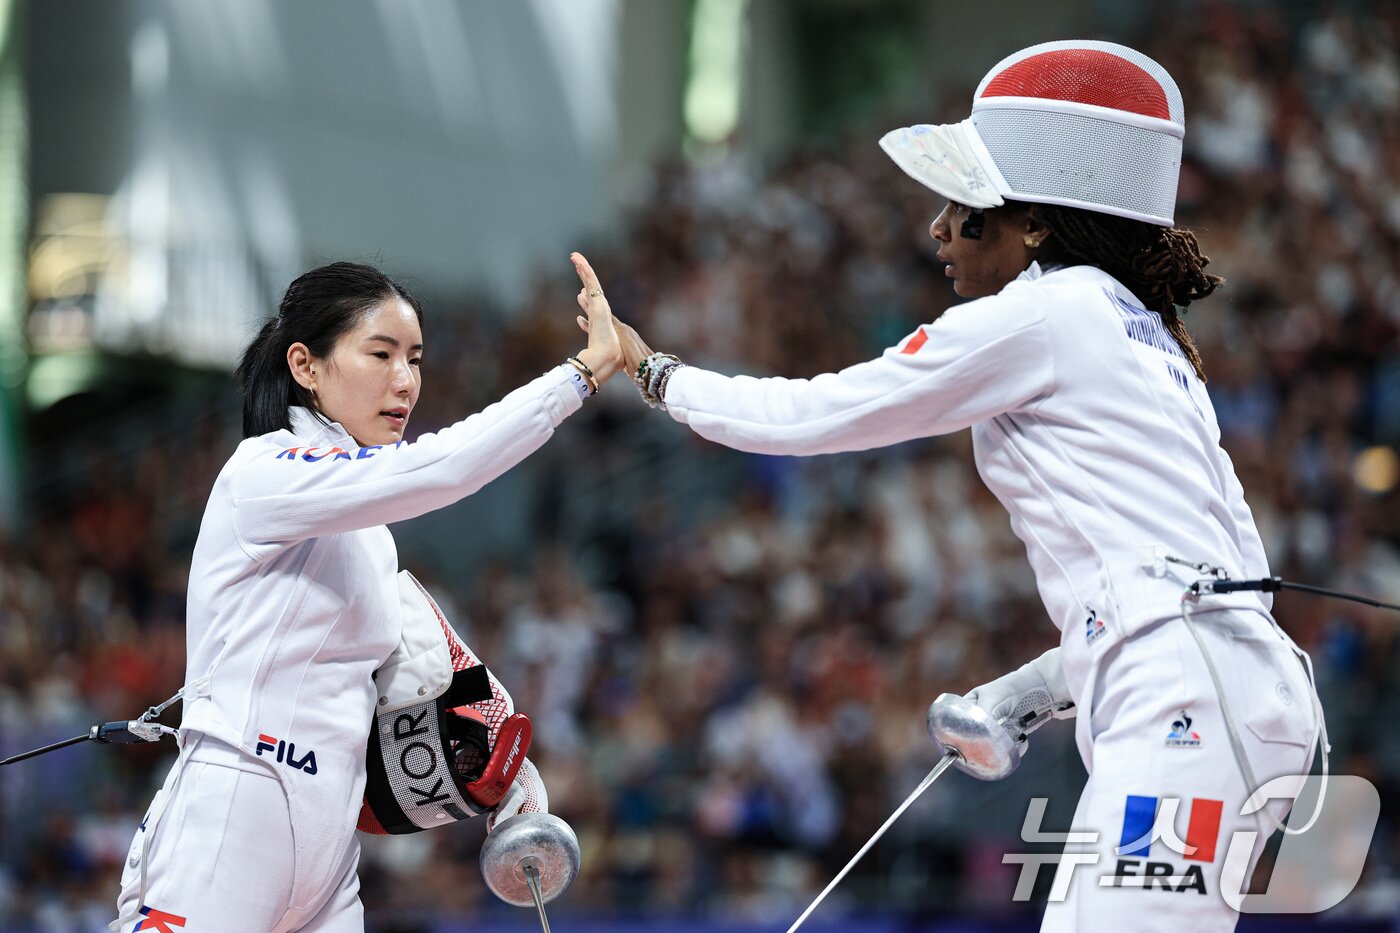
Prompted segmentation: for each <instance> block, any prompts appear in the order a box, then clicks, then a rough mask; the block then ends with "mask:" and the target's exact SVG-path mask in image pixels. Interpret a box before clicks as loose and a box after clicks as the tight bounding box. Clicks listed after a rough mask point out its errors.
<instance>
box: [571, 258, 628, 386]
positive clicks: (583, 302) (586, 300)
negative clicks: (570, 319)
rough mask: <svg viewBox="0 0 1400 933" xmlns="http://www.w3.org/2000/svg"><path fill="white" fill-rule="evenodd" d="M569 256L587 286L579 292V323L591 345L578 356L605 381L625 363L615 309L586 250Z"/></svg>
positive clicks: (596, 376)
mask: <svg viewBox="0 0 1400 933" xmlns="http://www.w3.org/2000/svg"><path fill="white" fill-rule="evenodd" d="M569 258H570V259H572V260H573V263H574V270H575V271H576V272H578V277H579V279H580V280H582V282H583V288H581V289H580V290H579V293H578V304H579V307H580V308H582V309H583V314H581V315H579V316H578V318H577V320H578V326H579V327H581V328H583V331H584V333H586V334H588V346H587V348H585V349H583V350H581V351H580V352H579V355H578V358H579V360H580V361H582V362H583V363H585V364H586V365H587V366H588V368H589V369H591V370H593V377H594V378H595V379H597V380H598V383H599V384H600V385H601V384H602V383H604V382H606V381H607V380H608V378H609V377H610V376H612V374H613V373H615V372H617V371H618V370H619V369H620V368H621V367H622V365H623V356H622V347H621V344H620V342H619V340H618V335H617V330H616V328H615V326H614V321H613V316H612V309H611V308H610V307H608V299H607V297H606V296H605V295H604V294H603V287H602V286H601V285H599V284H598V276H597V275H596V274H594V272H593V267H592V266H590V265H589V264H588V260H587V259H584V258H583V254H582V253H570V254H569ZM585 315H586V317H585ZM628 329H629V330H630V329H631V328H628Z"/></svg>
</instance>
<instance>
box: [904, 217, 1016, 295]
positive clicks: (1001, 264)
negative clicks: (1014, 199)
mask: <svg viewBox="0 0 1400 933" xmlns="http://www.w3.org/2000/svg"><path fill="white" fill-rule="evenodd" d="M971 214H972V208H970V207H967V206H966V205H964V204H958V203H957V202H956V201H949V202H948V206H947V207H945V208H943V212H942V213H941V214H939V215H938V216H937V217H935V218H934V221H933V223H932V224H931V225H929V228H928V235H929V236H931V237H933V238H934V239H935V240H937V241H938V242H939V247H938V258H939V260H941V261H942V262H946V263H947V264H948V268H947V269H945V270H944V275H946V276H948V278H950V279H952V280H953V291H955V292H957V293H958V294H959V295H961V296H962V297H963V298H984V297H986V296H987V295H995V294H996V293H997V292H999V291H1001V290H1002V289H1003V288H1005V287H1006V285H1007V284H1008V283H1009V282H1011V281H1012V280H1013V279H1015V278H1016V276H1018V275H1020V274H1021V273H1022V272H1024V271H1025V269H1026V267H1027V266H1029V265H1030V264H1031V259H1033V258H1034V257H1035V250H1034V249H1033V248H1032V247H1030V246H1028V245H1026V237H1027V235H1030V236H1031V238H1032V240H1035V241H1037V242H1038V240H1039V238H1040V237H1041V236H1043V234H1041V233H1035V232H1032V230H1031V227H1032V222H1031V219H1030V215H1029V213H1028V212H1027V211H1025V210H1016V209H1014V208H1013V209H1011V210H1008V209H1006V208H995V209H991V210H986V211H983V212H982V237H981V239H970V238H967V237H964V236H963V234H962V226H963V221H965V220H967V219H968V217H969V216H970V215H971Z"/></svg>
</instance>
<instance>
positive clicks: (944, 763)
mask: <svg viewBox="0 0 1400 933" xmlns="http://www.w3.org/2000/svg"><path fill="white" fill-rule="evenodd" d="M957 760H958V753H957V752H955V751H949V752H947V753H946V754H945V755H944V756H943V757H942V758H940V759H939V760H938V764H936V765H934V766H933V770H932V771H930V772H929V773H928V776H927V777H925V778H924V779H923V780H922V781H920V782H919V786H918V787H916V788H914V792H913V793H912V794H910V795H909V796H908V797H905V798H904V802H903V803H901V804H900V805H899V809H897V810H895V811H894V812H893V813H891V814H890V818H889V819H887V820H885V822H884V824H883V825H881V827H880V828H879V829H877V830H875V835H873V836H871V837H870V839H869V841H867V842H866V843H865V845H863V846H861V847H860V851H859V852H857V853H856V854H855V855H854V856H852V857H851V860H850V861H849V862H847V863H846V867H845V868H843V869H841V870H840V871H839V872H837V873H836V877H835V878H832V879H831V883H830V884H828V885H827V886H826V887H825V888H823V889H822V893H820V894H818V895H817V899H816V900H814V901H812V903H810V904H808V905H807V909H806V910H804V911H802V916H800V917H798V918H797V922H796V923H794V924H793V925H792V926H790V927H788V929H787V933H794V931H795V930H796V929H797V928H798V927H800V926H802V924H803V922H804V921H805V920H806V919H807V918H808V917H810V916H811V915H812V911H814V910H816V909H817V905H818V904H820V903H821V902H822V901H824V900H826V896H827V895H828V894H830V893H831V892H832V890H833V889H834V888H835V887H836V886H837V885H838V884H840V883H841V879H842V878H844V877H846V875H847V873H849V872H850V870H851V869H852V868H855V867H856V863H857V862H859V861H860V860H861V859H862V858H864V857H865V853H867V852H869V851H870V849H871V848H872V847H873V846H874V845H875V843H877V842H879V841H880V837H881V836H883V835H884V834H885V830H887V829H889V828H890V827H891V826H893V825H894V821H895V820H897V819H899V818H900V816H901V815H902V814H903V813H904V811H905V810H908V809H909V807H910V806H912V805H913V803H914V801H916V800H918V799H919V797H920V796H921V795H922V794H923V792H924V791H926V790H928V789H929V787H930V786H931V785H932V784H933V782H934V781H936V780H938V778H939V777H940V776H941V775H942V774H943V772H944V771H947V770H948V768H949V767H951V766H952V764H953V762H955V761H957ZM546 933H548V928H546Z"/></svg>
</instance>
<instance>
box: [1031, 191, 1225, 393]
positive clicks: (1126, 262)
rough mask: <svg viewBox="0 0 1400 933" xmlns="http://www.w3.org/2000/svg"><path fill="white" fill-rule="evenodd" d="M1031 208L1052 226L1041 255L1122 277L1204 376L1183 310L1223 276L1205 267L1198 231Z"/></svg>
mask: <svg viewBox="0 0 1400 933" xmlns="http://www.w3.org/2000/svg"><path fill="white" fill-rule="evenodd" d="M1030 210H1031V213H1032V215H1033V216H1034V217H1036V218H1038V219H1039V220H1040V221H1041V223H1043V224H1044V225H1045V226H1046V227H1047V228H1049V230H1050V236H1049V238H1048V239H1047V240H1046V241H1045V245H1044V246H1043V247H1042V248H1041V252H1040V257H1039V258H1041V259H1042V260H1044V261H1048V262H1058V263H1063V264H1065V265H1090V266H1098V267H1099V268H1100V269H1102V270H1103V271H1105V272H1107V273H1108V274H1109V275H1111V276H1113V277H1114V278H1115V279H1117V280H1118V281H1120V282H1122V283H1123V284H1124V285H1125V286H1127V288H1128V290H1129V291H1131V292H1132V293H1133V294H1134V295H1136V296H1137V297H1138V298H1139V299H1141V301H1142V303H1143V304H1144V305H1145V306H1146V307H1147V308H1148V309H1149V310H1152V311H1155V312H1157V314H1158V315H1160V316H1161V318H1162V323H1163V324H1164V325H1166V328H1167V333H1169V334H1171V335H1172V338H1173V339H1174V340H1176V343H1177V346H1179V347H1181V352H1183V353H1185V354H1186V359H1187V360H1188V361H1190V363H1191V366H1192V368H1193V369H1195V371H1196V375H1197V377H1199V378H1200V380H1201V381H1202V382H1204V381H1205V378H1206V371H1205V366H1204V365H1202V363H1201V353H1200V351H1199V350H1197V349H1196V343H1195V341H1194V340H1192V339H1191V335H1190V334H1188V333H1187V332H1186V324H1185V323H1184V322H1183V321H1182V320H1181V317H1180V315H1181V314H1184V313H1185V311H1186V306H1187V305H1189V304H1190V303H1191V302H1193V301H1197V300H1199V299H1201V298H1204V297H1206V296H1207V295H1209V294H1210V293H1211V292H1213V291H1215V290H1216V288H1218V287H1219V286H1220V285H1222V284H1223V283H1224V281H1225V280H1224V279H1223V278H1222V277H1220V276H1218V275H1212V274H1210V273H1209V272H1207V271H1205V268H1206V266H1207V265H1209V264H1210V259H1209V257H1206V256H1202V255H1201V248H1200V245H1199V244H1198V243H1197V242H1196V235H1195V234H1194V233H1192V232H1191V231H1190V230H1183V229H1181V228H1180V227H1160V226H1158V225H1156V224H1150V223H1147V222H1145V221H1141V220H1129V219H1128V218H1126V217H1115V216H1113V215H1111V214H1100V213H1098V212H1096V211H1086V210H1083V209H1082V208H1077V207H1062V206H1060V205H1057V204H1034V205H1030Z"/></svg>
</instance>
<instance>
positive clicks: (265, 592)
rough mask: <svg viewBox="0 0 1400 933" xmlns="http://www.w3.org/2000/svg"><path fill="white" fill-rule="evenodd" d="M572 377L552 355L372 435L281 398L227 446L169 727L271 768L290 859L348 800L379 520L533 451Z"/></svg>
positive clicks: (366, 724)
mask: <svg viewBox="0 0 1400 933" xmlns="http://www.w3.org/2000/svg"><path fill="white" fill-rule="evenodd" d="M574 372H575V371H574V369H573V368H572V367H570V366H567V365H562V366H558V367H556V368H555V369H553V370H551V371H550V372H547V373H545V374H544V375H543V376H540V377H539V378H538V379H535V380H534V381H533V382H530V383H528V384H527V385H525V386H522V387H521V388H519V389H516V390H515V391H514V392H512V393H510V394H509V395H507V396H506V397H505V398H504V399H502V400H501V401H499V402H497V403H496V404H494V405H491V406H490V407H488V408H486V409H484V410H483V411H481V412H480V413H478V414H475V415H472V416H471V417H469V418H467V419H465V420H463V421H459V422H458V423H456V424H454V425H452V426H450V427H448V428H445V429H443V430H442V431H439V432H437V433H436V434H425V435H423V436H421V437H419V438H418V439H417V440H415V441H413V442H412V443H408V442H402V441H401V442H399V443H397V444H394V445H391V446H385V447H360V446H359V445H357V444H356V443H355V441H354V440H353V439H352V438H351V437H350V436H349V435H347V434H346V433H345V431H344V429H343V428H342V427H341V426H340V425H338V424H330V425H326V424H325V423H324V422H322V421H320V420H319V419H317V418H316V417H314V416H313V415H312V414H311V413H310V412H308V411H307V410H305V409H302V408H293V409H292V410H291V424H292V429H291V430H290V431H285V430H284V431H275V432H273V433H271V434H264V435H262V436H261V437H254V438H249V439H247V440H245V441H243V442H242V443H241V444H239V446H238V448H237V450H236V451H235V452H234V454H233V456H232V457H231V458H230V459H229V461H228V463H227V464H225V465H224V468H223V470H222V471H221V472H220V473H219V477H218V479H217V480H216V481H215V483H214V489H213V491H212V492H211V494H210V496H209V504H208V506H207V508H206V509H205V512H204V520H203V523H202V524H201V526H200V530H199V540H198V542H197V543H196V544H195V549H194V557H193V561H192V563H191V566H190V582H189V599H188V614H187V617H186V618H187V621H186V630H187V651H188V655H187V669H186V683H187V684H196V685H198V686H197V687H195V688H194V689H192V690H188V691H187V692H188V693H191V694H193V695H192V696H191V695H187V696H186V699H185V707H184V715H183V721H182V722H181V728H182V729H183V730H193V731H196V732H202V733H205V734H208V735H211V736H214V737H215V738H218V739H220V740H222V741H224V742H227V743H229V744H231V745H234V746H236V747H238V748H241V749H242V750H243V751H245V752H246V753H247V754H248V755H250V756H254V757H255V758H256V759H257V760H259V761H261V762H263V763H264V764H266V765H267V766H268V767H269V768H270V770H272V771H273V772H274V773H276V774H277V775H278V776H279V777H280V778H281V779H282V782H283V785H284V787H286V788H287V792H288V797H289V800H290V802H291V805H292V810H293V817H294V819H293V826H294V831H296V832H298V833H300V834H301V835H302V836H303V837H304V836H306V835H307V834H308V833H309V834H311V836H312V838H310V839H307V838H299V839H298V842H297V848H298V855H299V857H300V856H301V855H302V854H303V853H306V854H308V856H309V855H310V854H311V852H312V849H315V846H316V845H317V844H327V845H330V846H331V847H332V848H334V851H335V853H338V852H339V851H340V849H339V848H335V846H334V843H335V842H337V841H338V842H342V843H343V842H344V841H346V840H348V839H349V838H350V837H351V836H352V835H353V833H352V831H353V829H354V826H355V819H356V815H357V814H358V812H359V809H360V802H361V797H362V795H363V793H364V782H365V746H366V743H367V740H368V736H369V728H370V722H371V720H372V718H373V715H374V708H375V696H376V693H375V689H374V685H373V682H372V681H371V679H370V675H371V674H372V673H373V672H374V670H375V669H376V668H378V667H379V666H380V664H381V663H382V662H383V661H384V660H385V658H386V657H388V655H389V653H390V652H391V651H392V650H393V649H394V647H395V646H396V645H397V644H398V642H399V631H400V618H399V591H398V584H397V580H396V576H395V575H396V574H397V573H398V570H399V567H398V552H397V550H396V549H395V547H394V539H393V536H392V535H390V534H389V529H387V528H386V527H384V526H385V525H386V524H387V523H389V522H397V521H403V520H404V519H408V518H413V517H415V516H417V515H422V514H423V513H425V512H429V511H431V510H433V509H437V508H441V507H442V506H445V505H448V504H450V503H452V502H455V501H457V500H458V499H461V498H462V497H464V496H467V495H470V494H471V493H473V492H475V491H476V490H478V489H480V488H481V487H482V486H484V485H485V484H486V483H488V482H490V481H491V480H493V479H495V478H496V477H497V476H500V475H501V474H502V473H504V472H505V471H506V470H508V469H510V468H511V467H512V466H514V465H515V464H517V463H519V462H520V461H521V460H523V459H524V458H525V457H526V456H527V455H529V454H530V453H531V452H533V451H534V450H536V449H537V448H539V447H540V446H541V445H542V444H543V443H544V442H545V441H546V440H548V439H549V437H550V436H551V435H552V434H553V433H554V429H555V427H556V426H558V425H559V423H560V422H561V421H563V420H564V418H565V417H567V416H568V415H570V414H572V413H573V412H574V411H577V410H578V408H579V406H580V404H581V395H580V394H579V392H578V390H577V382H576V380H575V379H574V378H573V373H574ZM279 743H286V746H285V747H279ZM313 754H314V756H315V757H314V759H311V758H309V757H308V756H310V755H313ZM302 813H309V814H310V815H309V816H306V817H304V818H303V817H302V816H300V815H299V814H302ZM299 821H300V822H301V823H303V824H306V825H308V826H309V827H310V828H307V829H304V828H303V826H300V825H298V823H299ZM316 827H320V829H317V828H316ZM320 831H324V832H325V833H326V834H328V835H331V836H334V835H337V834H338V835H340V836H341V839H340V840H332V839H326V838H321V839H318V838H315V836H316V834H317V833H318V832H320ZM307 845H311V846H312V849H308V848H307ZM333 857H334V853H331V854H328V855H326V858H333Z"/></svg>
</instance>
